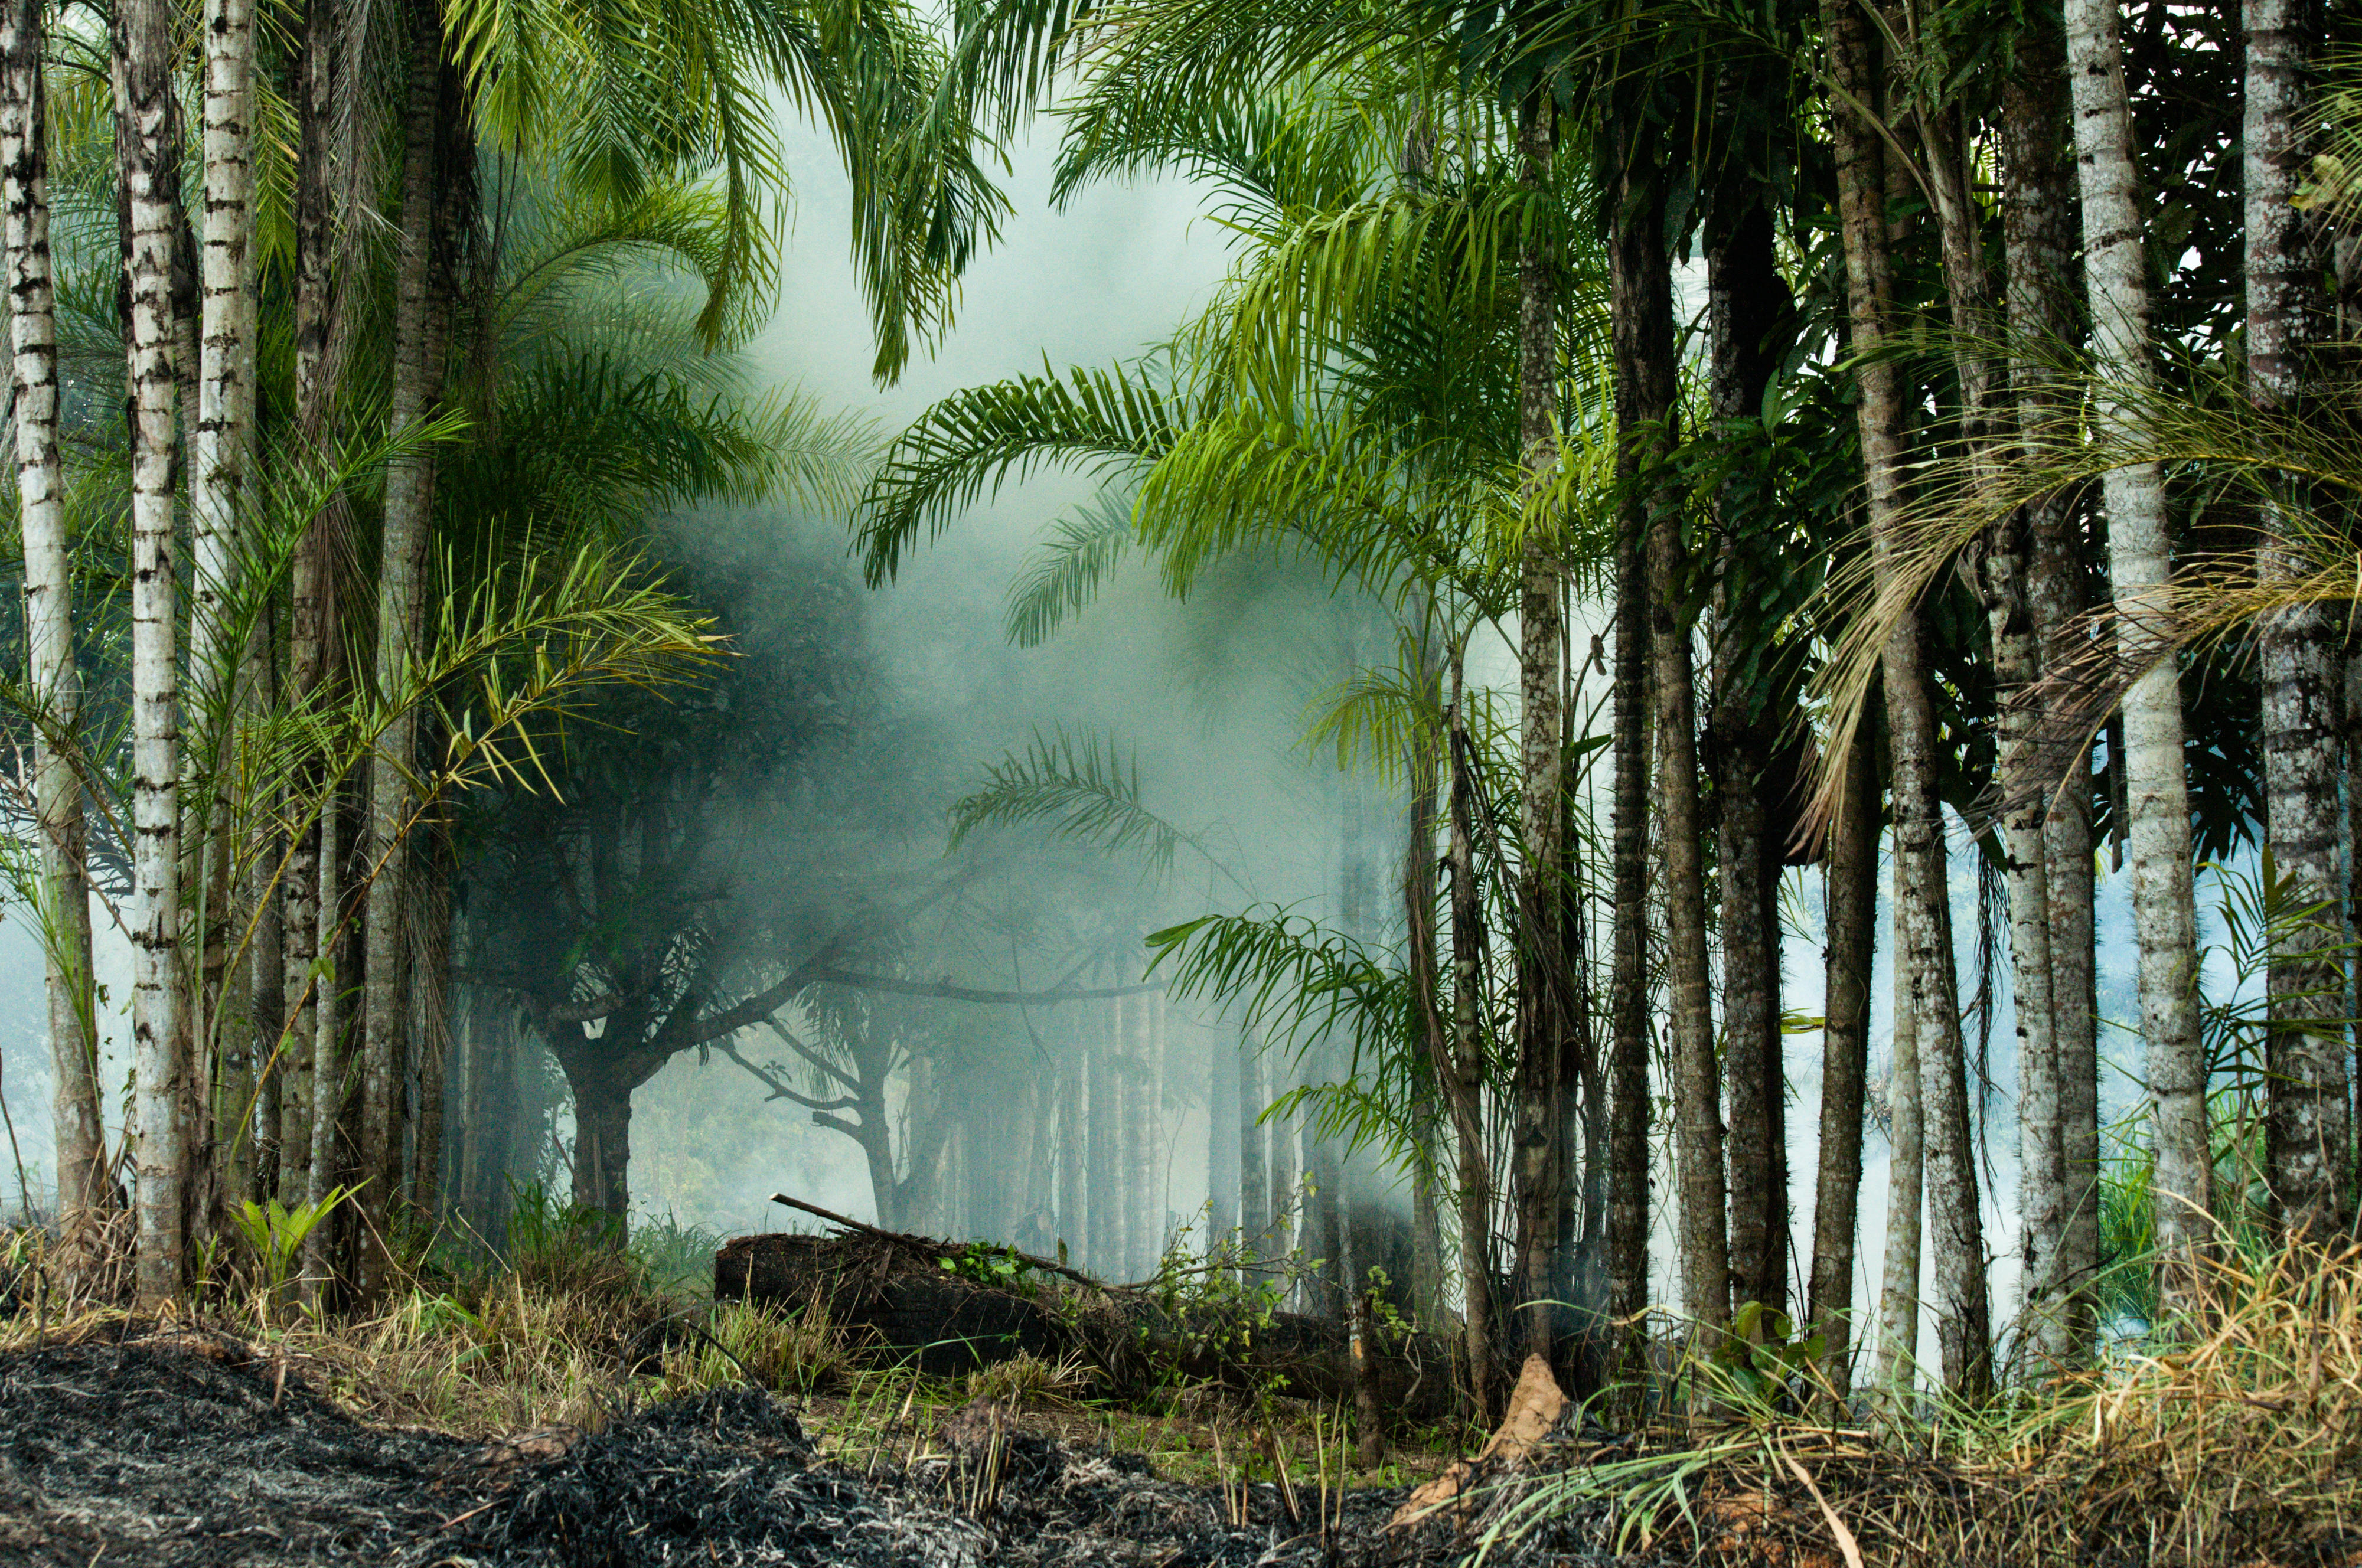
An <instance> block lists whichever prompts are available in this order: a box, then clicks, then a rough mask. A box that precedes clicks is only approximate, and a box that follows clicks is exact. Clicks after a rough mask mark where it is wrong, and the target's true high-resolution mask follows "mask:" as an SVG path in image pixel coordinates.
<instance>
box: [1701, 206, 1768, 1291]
mask: <svg viewBox="0 0 2362 1568" xmlns="http://www.w3.org/2000/svg"><path fill="white" fill-rule="evenodd" d="M1714 205H1715V211H1714V213H1713V214H1712V215H1710V216H1709V218H1708V221H1707V237H1706V313H1707V331H1708V337H1709V339H1710V362H1711V371H1712V376H1711V385H1710V387H1709V395H1710V402H1711V404H1712V409H1713V414H1714V417H1715V420H1716V423H1717V425H1727V424H1733V423H1737V422H1741V421H1747V420H1753V419H1757V418H1760V415H1761V412H1762V408H1763V393H1764V391H1765V389H1766V388H1767V387H1768V386H1769V385H1770V383H1771V375H1772V372H1773V371H1774V370H1776V369H1777V366H1776V365H1775V364H1774V362H1773V361H1772V359H1771V357H1770V355H1769V354H1767V352H1766V351H1765V350H1766V344H1767V340H1768V339H1769V338H1770V337H1771V335H1772V333H1774V332H1775V331H1776V330H1777V329H1778V327H1779V325H1780V320H1781V317H1782V316H1783V315H1784V314H1785V313H1786V309H1787V305H1788V299H1787V286H1786V284H1784V283H1783V282H1782V281H1781V278H1780V270H1779V265H1778V259H1777V258H1776V256H1775V255H1774V253H1773V244H1772V242H1773V231H1772V224H1771V212H1770V211H1769V210H1768V209H1767V208H1766V207H1765V206H1764V205H1763V204H1762V202H1761V201H1760V198H1759V196H1758V194H1757V193H1756V192H1755V190H1754V189H1753V188H1752V187H1748V186H1742V187H1740V188H1739V189H1738V191H1736V192H1735V193H1730V194H1726V195H1719V196H1717V197H1716V201H1715V204H1714ZM1755 477H1756V476H1752V475H1748V474H1744V473H1738V472H1734V473H1733V474H1732V476H1731V478H1730V479H1729V480H1728V481H1727V483H1726V484H1725V486H1724V489H1723V493H1722V495H1721V497H1720V498H1719V501H1720V506H1719V511H1720V513H1721V516H1720V525H1721V529H1722V535H1723V541H1724V542H1723V562H1722V565H1723V580H1722V581H1720V582H1718V583H1717V585H1716V596H1715V598H1716V614H1715V621H1716V624H1715V628H1714V639H1713V640H1714V712H1713V718H1712V721H1711V723H1709V725H1708V734H1710V735H1711V736H1712V740H1713V744H1712V745H1711V746H1710V747H1709V748H1708V763H1709V766H1710V767H1712V769H1713V771H1714V778H1715V793H1716V798H1717V801H1718V802H1719V806H1720V822H1719V823H1718V824H1717V827H1718V835H1719V839H1720V845H1719V848H1720V857H1719V867H1718V869H1719V873H1720V878H1719V879H1720V882H1721V890H1722V925H1721V937H1722V997H1723V1004H1722V1037H1723V1058H1724V1067H1725V1075H1726V1078H1727V1082H1728V1084H1729V1087H1730V1275H1731V1292H1732V1295H1733V1297H1734V1299H1736V1300H1738V1301H1760V1302H1761V1303H1762V1304H1763V1305H1764V1306H1766V1307H1768V1308H1771V1309H1775V1310H1779V1311H1783V1312H1784V1311H1785V1310H1786V1309H1787V1306H1788V1133H1787V1074H1786V1064H1785V1058H1784V1054H1783V1045H1784V1039H1783V1035H1782V1033H1781V1029H1780V925H1779V889H1780V867H1781V858H1782V856H1781V851H1782V845H1780V844H1779V843H1777V842H1776V841H1775V834H1776V829H1775V827H1774V825H1773V823H1774V821H1775V812H1773V810H1772V808H1773V807H1774V806H1775V805H1776V804H1779V803H1780V802H1776V801H1771V800H1770V799H1768V798H1767V794H1766V792H1767V790H1770V789H1771V788H1772V785H1771V775H1770V774H1769V772H1768V770H1767V768H1766V767H1765V763H1766V761H1767V759H1768V758H1770V757H1771V756H1773V755H1774V754H1775V753H1776V752H1777V750H1778V748H1779V745H1780V739H1781V736H1780V726H1781V724H1782V723H1783V720H1784V719H1785V717H1786V715H1784V714H1782V713H1778V712H1772V711H1771V694H1770V693H1769V692H1767V691H1765V690H1761V689H1760V684H1758V685H1749V684H1748V683H1746V682H1745V680H1744V679H1743V677H1742V675H1741V671H1742V669H1745V668H1752V667H1749V666H1748V665H1746V664H1745V662H1744V661H1743V658H1742V656H1743V654H1744V653H1745V652H1746V649H1745V647H1744V646H1742V645H1743V642H1744V640H1745V639H1749V638H1753V637H1757V636H1760V635H1763V634H1764V632H1765V630H1766V628H1765V627H1764V625H1763V624H1762V622H1761V620H1760V617H1750V616H1744V615H1738V614H1735V613H1734V612H1733V610H1732V608H1731V605H1730V602H1729V596H1728V588H1729V586H1730V585H1729V581H1728V577H1729V574H1730V573H1731V572H1733V571H1738V572H1739V573H1741V574H1742V575H1741V582H1742V584H1743V585H1744V586H1745V587H1746V588H1748V589H1750V590H1751V586H1752V585H1751V584H1745V580H1744V575H1743V574H1744V571H1745V566H1744V564H1743V563H1744V561H1745V559H1746V557H1745V554H1744V552H1743V547H1742V546H1741V544H1740V540H1741V539H1742V538H1743V537H1744V536H1746V535H1748V534H1749V533H1751V532H1757V531H1760V530H1761V529H1762V527H1763V522H1762V520H1761V519H1756V518H1749V517H1748V516H1747V515H1745V508H1746V507H1747V506H1748V505H1749V502H1750V501H1751V500H1752V498H1753V497H1754V496H1755V495H1757V494H1760V493H1763V492H1762V491H1760V489H1759V488H1758V487H1757V485H1756V484H1754V483H1752V482H1750V481H1751V480H1753V479H1754V478H1755ZM1770 666H1771V659H1770V658H1768V657H1767V658H1765V659H1763V660H1762V668H1769V667H1770ZM1759 681H1760V675H1759Z"/></svg>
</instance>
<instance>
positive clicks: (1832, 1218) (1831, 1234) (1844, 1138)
mask: <svg viewBox="0 0 2362 1568" xmlns="http://www.w3.org/2000/svg"><path fill="white" fill-rule="evenodd" d="M1825 876H1826V878H1827V880H1826V883H1825V887H1826V889H1827V890H1826V895H1825V898H1824V900H1823V906H1822V907H1823V916H1824V924H1825V927H1826V929H1827V935H1828V949H1827V969H1826V974H1827V980H1826V984H1825V988H1824V992H1823V995H1824V1000H1823V1011H1824V1013H1825V1015H1826V1016H1825V1017H1824V1018H1823V1020H1822V1028H1821V1127H1820V1168H1819V1170H1818V1172H1817V1174H1816V1179H1815V1181H1814V1185H1813V1266H1812V1274H1811V1276H1810V1281H1809V1283H1808V1285H1807V1286H1806V1294H1805V1321H1806V1323H1807V1324H1808V1325H1809V1327H1808V1328H1807V1330H1806V1332H1808V1333H1810V1332H1815V1331H1817V1332H1819V1333H1820V1334H1822V1335H1824V1336H1825V1339H1824V1341H1823V1343H1824V1344H1825V1346H1826V1347H1827V1349H1826V1353H1825V1354H1824V1355H1823V1357H1822V1361H1821V1364H1822V1365H1823V1366H1825V1367H1827V1369H1828V1373H1829V1380H1830V1384H1831V1386H1832V1387H1833V1388H1834V1390H1835V1392H1836V1395H1837V1398H1838V1403H1839V1404H1840V1405H1842V1404H1843V1403H1844V1401H1845V1400H1846V1398H1847V1397H1848V1396H1849V1394H1850V1393H1851V1392H1852V1378H1853V1355H1852V1350H1853V1269H1854V1233H1855V1231H1856V1229H1857V1228H1858V1225H1859V1222H1860V1210H1861V1135H1862V1112H1863V1108H1864V1106H1865V1103H1866V1102H1867V1099H1868V1089H1869V1071H1868V1068H1869V1049H1870V974H1871V957H1872V948H1873V946H1874V944H1875V943H1876V941H1877V923H1878V770H1877V767H1876V758H1875V756H1874V755H1873V748H1872V745H1871V736H1870V734H1868V733H1867V731H1866V730H1865V731H1863V732H1860V733H1857V734H1855V736H1854V738H1853V744H1852V747H1851V749H1850V750H1849V752H1848V754H1847V756H1846V760H1845V794H1844V796H1843V798H1842V800H1841V801H1840V802H1839V804H1838V811H1837V814H1836V817H1835V819H1834V820H1833V821H1832V822H1831V823H1830V824H1829V836H1828V847H1827V860H1826V862H1825ZM1913 1252H1914V1253H1916V1252H1917V1249H1916V1248H1914V1249H1913Z"/></svg>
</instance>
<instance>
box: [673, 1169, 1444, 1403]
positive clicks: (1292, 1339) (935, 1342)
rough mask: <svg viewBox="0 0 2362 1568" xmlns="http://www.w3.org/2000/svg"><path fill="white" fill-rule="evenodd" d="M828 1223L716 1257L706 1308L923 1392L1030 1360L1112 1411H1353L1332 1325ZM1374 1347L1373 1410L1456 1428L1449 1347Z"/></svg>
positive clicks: (1343, 1353) (1004, 1252)
mask: <svg viewBox="0 0 2362 1568" xmlns="http://www.w3.org/2000/svg"><path fill="white" fill-rule="evenodd" d="M794 1207H797V1208H803V1207H806V1206H804V1205H801V1204H797V1205H794ZM829 1218H830V1219H831V1220H832V1222H834V1223H837V1224H838V1227H839V1228H838V1229H837V1230H836V1231H833V1232H832V1233H829V1234H824V1235H800V1234H794V1233H787V1232H775V1233H771V1234H766V1235H756V1236H739V1237H736V1238H734V1240H732V1241H730V1242H726V1243H725V1244H724V1245H723V1247H722V1249H721V1250H720V1251H719V1252H717V1253H714V1256H713V1294H714V1297H715V1298H716V1299H717V1300H730V1301H740V1300H744V1301H751V1302H755V1303H757V1304H762V1305H769V1306H777V1307H783V1308H788V1309H808V1308H812V1307H818V1308H820V1309H822V1310H824V1311H825V1312H826V1313H827V1314H828V1318H829V1320H830V1321H831V1322H832V1323H834V1324H836V1325H837V1326H839V1327H840V1328H842V1329H844V1330H846V1331H848V1333H849V1335H850V1337H851V1338H852V1339H853V1340H854V1342H855V1350H856V1352H859V1353H866V1354H868V1355H870V1356H872V1357H875V1358H877V1359H878V1360H881V1361H889V1362H893V1363H897V1364H906V1365H911V1366H915V1368H916V1369H917V1370H918V1371H920V1372H922V1373H924V1374H926V1375H929V1376H935V1377H954V1376H959V1375H965V1374H966V1373H968V1372H972V1371H975V1370H976V1369H977V1368H978V1367H983V1366H989V1365H992V1364H995V1363H998V1362H1003V1361H1009V1360H1012V1359H1014V1358H1015V1357H1017V1356H1020V1355H1031V1356H1032V1357H1034V1358H1035V1359H1036V1360H1039V1361H1043V1362H1047V1363H1051V1364H1057V1363H1060V1362H1067V1361H1071V1362H1075V1363H1077V1364H1080V1365H1082V1366H1084V1367H1086V1368H1087V1369H1089V1370H1090V1371H1092V1372H1093V1373H1095V1374H1096V1375H1098V1378H1099V1380H1100V1381H1101V1382H1102V1383H1104V1384H1105V1385H1106V1386H1107V1388H1108V1391H1109V1393H1110V1394H1113V1395H1115V1396H1116V1397H1120V1398H1139V1397H1145V1396H1148V1395H1151V1394H1154V1393H1158V1392H1163V1391H1169V1390H1171V1389H1174V1388H1176V1387H1184V1386H1192V1385H1206V1384H1214V1385H1220V1386H1223V1387H1227V1388H1232V1389H1236V1390H1240V1391H1242V1392H1248V1393H1253V1392H1256V1391H1263V1392H1267V1393H1274V1394H1281V1395H1285V1396H1287V1397H1293V1398H1303V1399H1316V1400H1320V1401H1323V1402H1326V1403H1336V1402H1339V1401H1351V1400H1352V1399H1353V1397H1354V1395H1355V1392H1356V1389H1355V1369H1354V1363H1353V1356H1352V1338H1351V1336H1350V1335H1349V1334H1348V1332H1347V1331H1346V1329H1345V1327H1344V1326H1343V1325H1342V1324H1340V1323H1335V1322H1331V1321H1330V1320H1327V1319H1323V1318H1314V1317H1309V1316H1306V1315H1304V1314H1301V1313H1295V1312H1275V1311H1270V1310H1268V1309H1265V1308H1264V1306H1263V1304H1262V1303H1260V1302H1258V1301H1256V1300H1254V1299H1253V1298H1251V1297H1247V1296H1246V1295H1244V1294H1243V1293H1231V1292H1220V1291H1209V1292H1205V1293H1202V1295H1201V1296H1199V1297H1197V1298H1192V1297H1190V1296H1188V1295H1187V1294H1185V1293H1181V1292H1175V1291H1170V1290H1154V1289H1149V1288H1143V1287H1142V1286H1119V1285H1107V1284H1103V1283H1101V1282H1099V1281H1097V1280H1094V1279H1092V1278H1091V1277H1090V1276H1089V1275H1085V1274H1082V1273H1080V1272H1079V1271H1077V1270H1075V1269H1071V1268H1066V1267H1065V1266H1064V1265H1061V1264H1051V1263H1049V1262H1048V1260H1046V1259H1036V1258H1030V1257H1028V1256H1027V1255H1026V1254H1023V1253H1015V1252H1012V1251H1010V1250H1008V1249H1003V1248H988V1249H986V1250H983V1251H978V1250H977V1249H976V1248H973V1247H969V1246H962V1245H958V1244H956V1243H954V1242H944V1241H938V1240H936V1239H934V1238H932V1237H924V1236H911V1235H907V1234H904V1233H902V1232H900V1231H881V1230H879V1229H877V1227H875V1226H868V1225H862V1224H859V1223H858V1222H857V1221H845V1220H842V1217H838V1216H830V1217H829ZM976 1260H981V1261H982V1262H985V1263H988V1264H989V1265H990V1266H991V1267H992V1269H993V1271H994V1274H995V1275H996V1280H997V1282H996V1283H986V1282H985V1281H983V1280H979V1279H977V1278H975V1277H972V1275H971V1273H970V1272H967V1271H972V1270H973V1269H974V1268H976V1267H977V1266H978V1262H977V1261H976ZM946 1264H949V1265H950V1266H946ZM1373 1338H1374V1339H1375V1340H1376V1341H1377V1343H1376V1344H1375V1346H1374V1349H1373V1350H1372V1352H1371V1359H1372V1361H1373V1363H1374V1370H1375V1376H1376V1382H1377V1386H1378V1402H1379V1405H1380V1407H1381V1408H1384V1409H1385V1411H1387V1412H1388V1413H1389V1415H1390V1416H1391V1417H1392V1418H1393V1419H1397V1420H1433V1419H1439V1418H1440V1417H1442V1416H1444V1415H1447V1414H1449V1413H1450V1412H1451V1408H1452V1403H1453V1395H1452V1385H1451V1351H1450V1347H1449V1345H1448V1344H1447V1342H1445V1341H1443V1340H1442V1339H1440V1338H1439V1337H1438V1336H1436V1335H1432V1334H1426V1333H1419V1332H1416V1331H1412V1332H1396V1333H1392V1334H1376V1335H1374V1336H1373Z"/></svg>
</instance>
